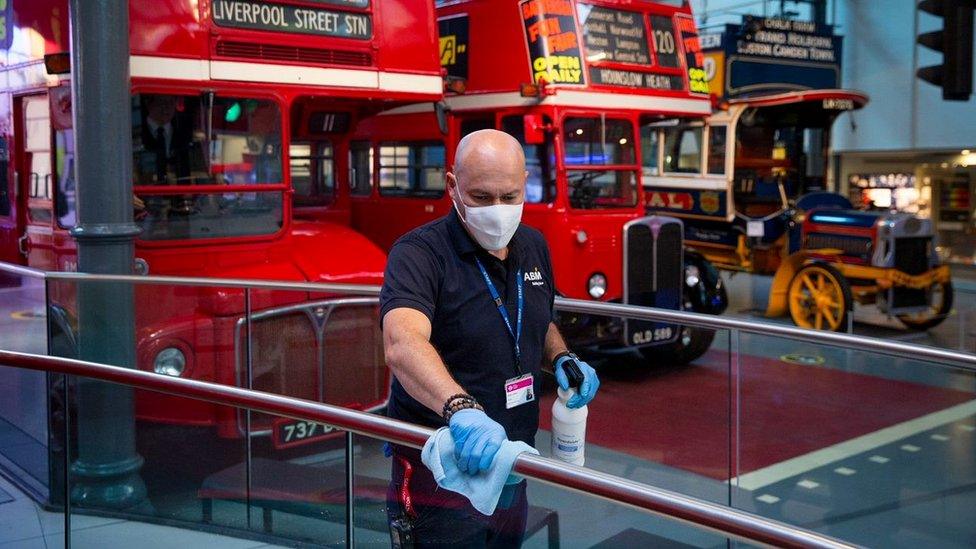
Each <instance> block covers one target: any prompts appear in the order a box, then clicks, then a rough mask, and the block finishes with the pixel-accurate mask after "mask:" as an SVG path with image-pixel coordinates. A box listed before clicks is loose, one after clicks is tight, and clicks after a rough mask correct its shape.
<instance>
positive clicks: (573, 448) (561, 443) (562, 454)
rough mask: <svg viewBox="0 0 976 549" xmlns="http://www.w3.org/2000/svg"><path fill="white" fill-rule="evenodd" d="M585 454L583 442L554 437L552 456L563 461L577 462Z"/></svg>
mask: <svg viewBox="0 0 976 549" xmlns="http://www.w3.org/2000/svg"><path fill="white" fill-rule="evenodd" d="M582 453H583V441H581V440H580V439H579V438H577V437H572V436H571V437H566V436H560V435H557V434H555V433H553V435H552V455H553V457H555V458H558V459H561V460H563V461H569V462H572V461H576V460H577V459H579V457H580V455H581V454H582Z"/></svg>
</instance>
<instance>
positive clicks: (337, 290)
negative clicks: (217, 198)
mask: <svg viewBox="0 0 976 549" xmlns="http://www.w3.org/2000/svg"><path fill="white" fill-rule="evenodd" d="M6 267H8V264H5V263H0V270H4V269H5V268H6ZM11 267H13V266H11ZM17 269H24V268H23V267H17ZM31 271H33V273H36V272H40V271H35V270H33V269H31ZM33 273H32V274H31V276H35V274H33ZM44 276H45V277H46V278H47V279H50V280H63V281H76V282H81V281H88V282H124V283H132V284H143V285H157V286H165V285H168V286H207V287H213V288H251V289H262V290H286V291H287V290H292V291H306V292H324V293H334V294H340V295H358V296H378V295H379V293H380V287H379V286H374V285H365V284H335V283H321V282H279V281H269V280H254V279H245V278H202V277H186V276H139V275H109V274H90V273H77V272H47V273H44ZM555 305H556V309H557V310H560V311H567V312H574V313H585V314H593V315H603V316H615V317H621V318H630V319H636V320H657V321H664V322H670V323H675V324H681V325H685V326H695V327H700V328H712V329H717V330H738V331H740V332H745V333H751V334H756V335H761V336H778V337H783V338H788V339H793V340H799V341H803V342H807V343H817V344H822V345H831V346H835V347H842V348H846V349H854V350H858V351H874V352H877V353H881V354H885V355H890V356H895V357H904V356H910V357H912V358H914V359H917V360H925V361H931V362H938V363H940V365H943V366H952V367H955V368H959V369H963V370H967V371H970V372H976V354H972V353H965V352H960V351H952V350H948V349H939V348H936V347H930V346H926V345H910V344H907V343H901V342H897V341H887V340H883V339H878V338H873V337H867V336H855V335H850V334H842V333H838V332H826V331H821V330H807V329H803V328H797V327H795V326H786V325H782V324H773V323H769V322H756V321H753V320H742V319H737V318H728V317H723V316H715V315H706V314H702V313H692V312H688V311H672V310H668V309H658V308H654V307H644V306H638V305H622V304H618V303H607V302H603V301H586V300H582V299H569V298H563V297H557V298H556V303H555Z"/></svg>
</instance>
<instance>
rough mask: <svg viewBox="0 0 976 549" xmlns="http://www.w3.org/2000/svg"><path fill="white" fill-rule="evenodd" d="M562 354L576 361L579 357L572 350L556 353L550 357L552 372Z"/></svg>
mask: <svg viewBox="0 0 976 549" xmlns="http://www.w3.org/2000/svg"><path fill="white" fill-rule="evenodd" d="M564 356H568V357H569V358H571V359H573V360H576V361H579V359H580V358H579V357H578V356H576V353H574V352H573V351H569V350H566V351H563V352H561V353H559V354H557V355H556V356H554V357H552V371H554V372H555V371H556V363H557V362H559V359H560V358H562V357H564Z"/></svg>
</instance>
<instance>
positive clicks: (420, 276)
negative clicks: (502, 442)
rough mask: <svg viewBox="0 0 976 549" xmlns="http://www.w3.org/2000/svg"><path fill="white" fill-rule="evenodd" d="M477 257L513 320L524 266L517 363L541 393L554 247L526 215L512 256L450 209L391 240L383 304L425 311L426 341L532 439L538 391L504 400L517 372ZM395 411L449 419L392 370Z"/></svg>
mask: <svg viewBox="0 0 976 549" xmlns="http://www.w3.org/2000/svg"><path fill="white" fill-rule="evenodd" d="M476 257H477V258H479V259H480V260H481V263H482V264H483V265H484V266H485V270H487V271H488V274H489V276H490V277H491V280H492V282H493V283H494V284H495V287H496V288H497V289H498V293H499V295H500V296H501V297H502V298H503V299H504V300H505V306H506V308H507V309H508V314H509V321H510V323H511V325H512V329H513V330H515V329H516V328H515V327H516V314H517V313H516V311H517V309H518V289H517V286H516V282H515V281H516V278H515V277H516V276H517V273H518V272H519V271H520V270H521V273H522V280H523V288H522V291H523V296H524V297H523V299H524V307H523V312H522V337H521V340H520V348H521V354H522V359H521V369H522V373H531V374H533V376H535V386H534V387H533V392H534V393H535V394H536V395H538V394H539V389H540V386H541V379H540V378H541V375H540V374H541V366H542V360H543V356H542V353H543V349H544V347H545V340H546V332H547V331H548V329H549V322H550V321H551V320H552V318H553V300H554V298H555V293H554V289H553V280H552V264H551V262H550V260H549V248H548V246H547V245H546V241H545V239H544V238H543V237H542V234H541V233H539V231H537V230H535V229H533V228H531V227H527V226H525V225H520V226H519V228H518V229H517V230H516V231H515V235H514V236H513V237H512V241H511V242H510V243H509V253H508V257H507V258H506V260H505V261H501V260H499V259H498V258H496V257H495V256H493V255H491V254H489V253H488V252H486V251H485V250H484V249H482V248H481V247H480V246H479V245H478V244H477V243H476V242H475V241H474V240H473V239H472V238H471V236H470V235H468V233H467V231H466V230H465V228H464V226H463V224H462V222H461V220H460V218H459V217H458V215H457V213H455V212H454V210H451V213H449V214H448V215H446V216H444V217H442V218H440V219H438V220H436V221H433V222H431V223H428V224H426V225H424V226H422V227H418V228H417V229H414V230H413V231H411V232H409V233H407V234H406V235H404V236H403V237H401V238H400V239H399V240H397V242H396V243H395V244H394V245H393V248H392V249H391V250H390V255H389V259H388V261H387V264H386V275H385V279H384V281H383V291H382V292H381V294H380V307H381V312H380V314H381V315H385V314H386V313H387V312H388V311H390V310H392V309H396V308H400V307H409V308H411V309H416V310H418V311H420V312H422V313H424V314H425V315H427V318H429V319H430V323H431V335H430V342H431V344H433V346H434V348H435V349H436V350H437V352H438V353H439V354H440V356H441V358H442V359H443V361H444V364H445V365H447V369H448V371H449V372H450V373H451V375H452V376H453V377H454V379H455V380H456V381H457V382H458V384H459V385H461V387H463V388H464V390H465V391H466V392H467V393H469V394H470V395H472V396H473V397H475V398H476V399H478V402H480V403H481V404H482V405H483V406H484V408H485V412H487V413H488V415H489V416H490V417H491V418H492V419H494V420H495V421H497V422H499V423H500V424H501V425H502V426H503V427H505V431H506V433H507V434H508V438H509V439H510V440H521V441H524V442H527V443H529V444H534V440H535V432H536V429H537V428H538V426H539V401H538V396H537V397H536V400H535V401H533V402H530V403H527V404H523V405H521V406H517V407H515V408H512V409H506V408H505V381H506V380H508V379H510V378H513V377H516V376H517V375H519V373H518V371H517V370H516V361H515V346H514V342H513V340H512V336H511V335H510V334H509V332H508V329H507V328H506V327H505V322H504V321H503V320H502V317H501V315H500V314H499V312H498V307H496V305H495V302H494V300H492V298H491V294H490V293H489V292H488V288H487V285H486V284H485V280H484V277H483V276H482V274H481V271H480V270H479V269H478V265H477V263H476V262H475V258H476ZM389 415H390V417H394V418H397V419H402V420H405V421H410V422H413V423H419V424H421V425H427V426H430V427H442V426H444V420H443V418H441V416H440V413H435V412H433V411H432V410H430V409H428V408H427V407H426V406H424V405H423V404H420V403H419V402H417V401H416V400H415V399H414V398H413V397H411V396H410V395H409V394H407V391H406V390H405V389H404V388H403V386H402V385H401V384H400V382H399V381H398V380H397V379H396V378H395V377H394V380H393V388H392V393H391V396H390V404H389Z"/></svg>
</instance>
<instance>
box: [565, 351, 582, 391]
mask: <svg viewBox="0 0 976 549" xmlns="http://www.w3.org/2000/svg"><path fill="white" fill-rule="evenodd" d="M563 371H564V372H566V379H568V380H569V386H570V387H571V388H573V389H576V390H579V388H580V386H581V385H583V379H584V376H583V370H580V367H579V364H577V363H576V361H575V360H574V359H572V358H571V359H569V360H566V361H563Z"/></svg>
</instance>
